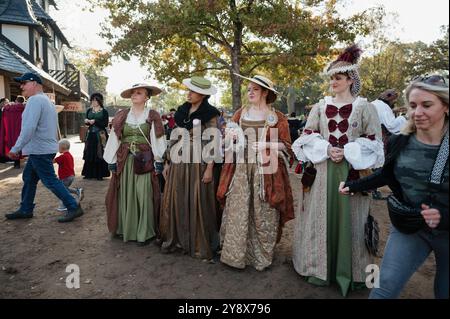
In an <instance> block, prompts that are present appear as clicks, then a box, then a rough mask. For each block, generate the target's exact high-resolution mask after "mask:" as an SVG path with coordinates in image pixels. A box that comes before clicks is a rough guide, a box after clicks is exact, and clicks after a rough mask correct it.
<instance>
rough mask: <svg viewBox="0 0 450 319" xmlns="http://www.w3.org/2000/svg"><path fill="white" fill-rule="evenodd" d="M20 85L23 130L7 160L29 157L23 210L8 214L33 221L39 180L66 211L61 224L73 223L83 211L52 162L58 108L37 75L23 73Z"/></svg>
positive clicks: (7, 216)
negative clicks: (23, 103)
mask: <svg viewBox="0 0 450 319" xmlns="http://www.w3.org/2000/svg"><path fill="white" fill-rule="evenodd" d="M14 81H16V82H19V83H20V89H21V90H22V95H24V96H25V97H27V98H28V101H27V105H26V107H25V111H24V112H23V114H22V127H21V131H20V135H19V138H18V139H17V142H16V144H15V145H14V146H13V148H12V149H11V151H10V152H9V153H8V156H9V157H10V158H11V159H16V158H18V156H19V152H22V154H23V155H28V161H27V164H26V166H25V168H24V170H23V174H22V179H23V183H24V184H23V188H22V201H21V203H20V208H19V209H18V210H16V211H15V212H13V213H9V214H6V215H5V216H6V218H7V219H22V218H31V217H33V209H34V206H35V204H34V197H35V195H36V187H37V183H38V182H39V180H41V181H42V183H43V184H44V186H45V187H47V188H48V189H49V190H50V191H52V192H53V194H55V195H56V196H57V197H58V198H59V199H60V200H61V201H62V202H63V204H64V206H66V207H67V212H66V213H65V215H64V216H62V217H60V218H59V219H58V221H59V222H61V223H64V222H70V221H72V220H74V219H75V218H77V217H79V216H81V215H83V210H82V209H81V207H80V205H79V204H78V203H77V202H76V200H75V199H74V198H73V197H72V195H71V194H70V193H69V191H68V190H67V188H66V187H65V186H64V184H63V183H62V182H61V181H60V180H59V179H58V178H57V177H56V174H55V170H54V168H53V158H54V157H55V155H56V153H57V151H58V138H57V136H58V133H57V132H58V129H57V123H58V117H57V113H56V108H55V106H54V105H53V103H52V102H51V101H50V99H49V98H48V97H47V95H45V94H44V92H43V89H42V79H41V77H40V76H39V75H37V74H35V73H24V74H23V75H22V76H20V77H16V78H14Z"/></svg>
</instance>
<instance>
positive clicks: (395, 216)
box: [387, 131, 449, 234]
mask: <svg viewBox="0 0 450 319" xmlns="http://www.w3.org/2000/svg"><path fill="white" fill-rule="evenodd" d="M448 138H449V137H448V131H447V133H446V134H445V137H444V139H443V141H442V143H441V146H440V147H439V151H438V154H437V156H436V159H435V161H434V165H433V169H432V170H431V174H430V178H429V179H428V192H429V196H428V198H429V199H430V202H429V203H428V206H430V207H432V204H433V203H432V202H431V198H432V192H433V188H434V187H435V186H436V185H440V184H442V178H443V175H444V169H445V166H446V164H447V161H448V153H449V150H448ZM387 205H388V211H389V217H390V219H391V223H392V225H394V226H395V228H397V229H398V230H399V231H400V232H402V233H405V234H413V233H416V232H418V231H419V230H421V229H423V228H424V227H425V226H426V223H425V219H424V218H423V216H422V214H421V209H419V208H413V207H410V206H409V205H407V204H406V203H403V202H401V201H400V200H399V199H398V198H396V197H395V196H394V195H391V196H389V197H388V198H387Z"/></svg>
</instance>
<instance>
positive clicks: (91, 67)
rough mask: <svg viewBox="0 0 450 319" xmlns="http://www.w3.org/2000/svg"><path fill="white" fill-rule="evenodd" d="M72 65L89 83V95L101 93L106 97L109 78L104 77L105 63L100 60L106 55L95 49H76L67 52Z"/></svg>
mask: <svg viewBox="0 0 450 319" xmlns="http://www.w3.org/2000/svg"><path fill="white" fill-rule="evenodd" d="M65 54H66V56H67V57H68V59H69V61H70V63H72V64H73V65H75V66H76V67H77V69H78V70H80V71H81V72H83V74H84V76H85V77H86V79H87V80H88V81H89V92H88V93H89V94H92V93H94V92H100V93H102V94H103V95H104V96H106V85H107V83H108V78H107V77H106V76H103V75H102V72H103V68H104V67H105V66H106V65H105V64H104V63H102V62H99V59H102V58H103V57H104V53H103V52H100V51H98V50H94V49H82V48H80V47H74V48H71V49H70V50H67V51H66V52H65Z"/></svg>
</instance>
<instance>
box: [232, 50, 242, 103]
mask: <svg viewBox="0 0 450 319" xmlns="http://www.w3.org/2000/svg"><path fill="white" fill-rule="evenodd" d="M231 59H232V69H231V72H230V76H231V96H232V101H233V110H237V109H239V108H240V107H241V106H242V100H241V82H242V78H240V77H238V76H237V75H236V74H234V73H238V74H240V64H239V59H238V58H237V57H236V58H235V57H234V56H233V55H232V58H231Z"/></svg>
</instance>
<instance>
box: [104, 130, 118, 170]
mask: <svg viewBox="0 0 450 319" xmlns="http://www.w3.org/2000/svg"><path fill="white" fill-rule="evenodd" d="M119 146H120V141H119V139H118V138H117V135H116V133H115V132H114V128H112V129H111V132H110V133H109V137H108V142H106V146H105V151H104V153H103V159H104V160H105V162H106V163H108V164H115V163H116V162H117V150H118V149H119Z"/></svg>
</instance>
